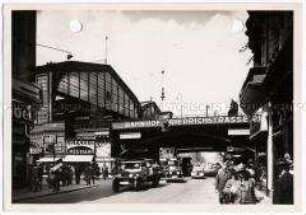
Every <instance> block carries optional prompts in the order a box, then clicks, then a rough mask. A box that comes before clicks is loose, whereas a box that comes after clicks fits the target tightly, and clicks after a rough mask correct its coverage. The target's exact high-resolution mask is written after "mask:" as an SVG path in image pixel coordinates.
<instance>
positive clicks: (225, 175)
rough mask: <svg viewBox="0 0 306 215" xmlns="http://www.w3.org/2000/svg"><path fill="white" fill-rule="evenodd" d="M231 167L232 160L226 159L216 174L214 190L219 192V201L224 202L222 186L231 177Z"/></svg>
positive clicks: (223, 186)
mask: <svg viewBox="0 0 306 215" xmlns="http://www.w3.org/2000/svg"><path fill="white" fill-rule="evenodd" d="M232 168H233V162H232V161H231V160H228V161H227V162H226V164H225V166H224V167H223V168H221V169H219V170H218V173H217V175H216V187H215V188H216V190H217V191H218V193H219V203H220V204H224V203H225V202H224V192H223V191H224V188H225V184H226V182H227V181H228V180H229V179H230V178H231V172H230V171H231V169H232Z"/></svg>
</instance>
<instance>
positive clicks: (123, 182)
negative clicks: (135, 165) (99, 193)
mask: <svg viewBox="0 0 306 215" xmlns="http://www.w3.org/2000/svg"><path fill="white" fill-rule="evenodd" d="M120 184H121V185H129V184H130V183H129V182H128V181H120Z"/></svg>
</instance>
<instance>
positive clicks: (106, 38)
mask: <svg viewBox="0 0 306 215" xmlns="http://www.w3.org/2000/svg"><path fill="white" fill-rule="evenodd" d="M107 40H108V37H107V36H106V37H105V64H107V54H108V53H107Z"/></svg>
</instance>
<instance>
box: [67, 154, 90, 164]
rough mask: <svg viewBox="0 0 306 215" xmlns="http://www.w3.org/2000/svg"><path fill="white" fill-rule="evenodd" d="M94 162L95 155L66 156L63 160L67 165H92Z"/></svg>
mask: <svg viewBox="0 0 306 215" xmlns="http://www.w3.org/2000/svg"><path fill="white" fill-rule="evenodd" d="M92 160H93V155H66V157H65V158H64V159H63V161H64V162H66V163H86V162H88V163H90V162H92Z"/></svg>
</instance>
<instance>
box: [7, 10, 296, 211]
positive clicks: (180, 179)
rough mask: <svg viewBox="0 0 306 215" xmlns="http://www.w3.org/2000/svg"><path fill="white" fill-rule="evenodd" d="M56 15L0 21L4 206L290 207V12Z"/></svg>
mask: <svg viewBox="0 0 306 215" xmlns="http://www.w3.org/2000/svg"><path fill="white" fill-rule="evenodd" d="M58 6H59V7H52V6H50V5H49V6H43V7H35V6H33V5H32V6H31V5H27V6H26V7H22V6H20V5H19V6H18V7H16V8H15V7H14V5H11V7H9V8H7V9H8V10H7V11H6V12H7V13H6V17H5V19H4V20H8V21H7V22H6V21H5V22H4V26H5V27H7V28H9V29H10V30H9V31H7V32H6V33H7V34H4V38H6V37H7V36H9V38H10V39H9V40H6V41H5V42H6V43H5V44H6V46H7V47H9V49H10V52H9V57H10V58H11V60H9V59H6V60H7V62H8V63H7V65H8V67H9V68H10V71H6V75H7V76H10V79H8V80H9V83H7V86H10V87H11V88H10V89H4V92H8V91H10V94H11V95H10V102H11V103H10V106H9V108H8V109H9V110H8V111H9V112H8V113H9V115H6V114H5V115H6V119H10V120H8V121H10V122H8V121H5V122H4V123H8V124H9V125H10V126H9V127H10V133H9V134H8V135H6V136H10V140H9V141H7V142H5V145H4V148H5V152H8V153H5V156H6V158H8V159H5V166H8V167H7V171H6V172H5V173H4V174H5V175H4V176H5V177H4V182H5V185H8V186H5V187H4V191H7V192H8V193H9V195H4V200H5V201H6V202H9V204H10V205H14V206H17V207H18V205H26V206H31V205H33V206H35V207H36V206H37V207H38V208H39V207H40V206H42V207H43V206H44V205H51V206H52V205H56V206H58V205H59V206H60V205H63V204H68V205H74V206H75V205H77V206H78V207H82V205H84V204H86V205H91V204H92V205H95V206H97V205H98V206H100V207H101V208H103V205H113V206H114V207H116V205H120V204H124V205H129V204H139V205H142V204H144V205H146V204H151V205H155V206H154V207H159V205H165V204H171V205H172V206H173V205H174V206H173V207H176V206H175V205H178V206H179V205H181V204H184V205H193V204H195V205H203V208H205V207H206V206H207V207H219V208H220V207H225V205H230V206H235V207H238V208H239V207H241V206H240V205H248V206H250V205H251V206H258V207H269V206H274V205H280V206H281V205H286V206H294V205H297V204H298V203H299V202H300V201H298V199H299V198H300V197H299V196H298V195H297V193H296V192H297V189H299V187H297V186H298V185H297V184H296V181H297V179H296V177H297V175H298V174H299V173H298V171H299V170H298V169H297V168H296V163H297V162H296V159H297V154H296V150H298V147H300V146H299V144H300V142H297V141H296V136H295V135H296V134H295V133H294V129H296V128H295V126H296V122H295V120H296V116H295V114H296V112H295V110H296V108H297V107H296V106H295V103H294V101H296V97H295V96H296V94H295V93H294V92H296V89H297V88H296V86H295V84H296V83H297V82H296V81H295V80H296V75H297V74H298V72H299V71H296V68H297V67H296V66H295V62H296V61H295V56H296V55H295V54H294V51H296V50H295V49H294V47H295V45H294V44H295V42H296V41H295V38H296V35H295V32H296V31H295V28H296V26H295V23H296V20H295V19H296V18H297V17H298V16H297V15H296V10H295V8H296V7H295V6H296V5H294V4H293V6H294V7H292V5H290V4H289V6H288V7H285V6H283V7H280V8H281V9H271V8H270V9H258V7H256V8H255V9H253V8H252V7H245V8H243V7H239V8H238V9H235V8H234V7H231V8H225V9H222V7H218V8H216V9H211V7H210V8H209V9H207V10H206V9H205V5H204V6H203V5H202V7H200V8H197V7H188V6H187V7H186V8H184V7H178V8H176V7H166V6H164V7H162V6H161V7H156V8H155V7H154V6H152V5H149V6H148V5H143V7H142V6H138V7H136V8H133V7H124V6H121V7H120V6H118V5H117V6H113V7H109V6H108V7H105V8H104V7H98V6H97V7H88V8H87V7H81V6H78V7H76V8H74V7H69V6H67V5H66V6H64V5H63V6H61V5H58ZM276 8H277V7H276ZM6 25H8V26H6ZM7 72H9V73H8V74H7ZM5 80H6V79H4V81H5ZM297 84H299V83H297ZM298 108H301V107H298ZM8 117H9V118H8ZM8 124H7V125H8ZM5 133H7V132H6V130H5ZM7 160H8V161H7ZM6 162H7V163H6ZM6 173H8V174H6ZM295 190H296V191H295ZM299 192H300V191H299ZM299 192H298V193H299Z"/></svg>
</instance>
